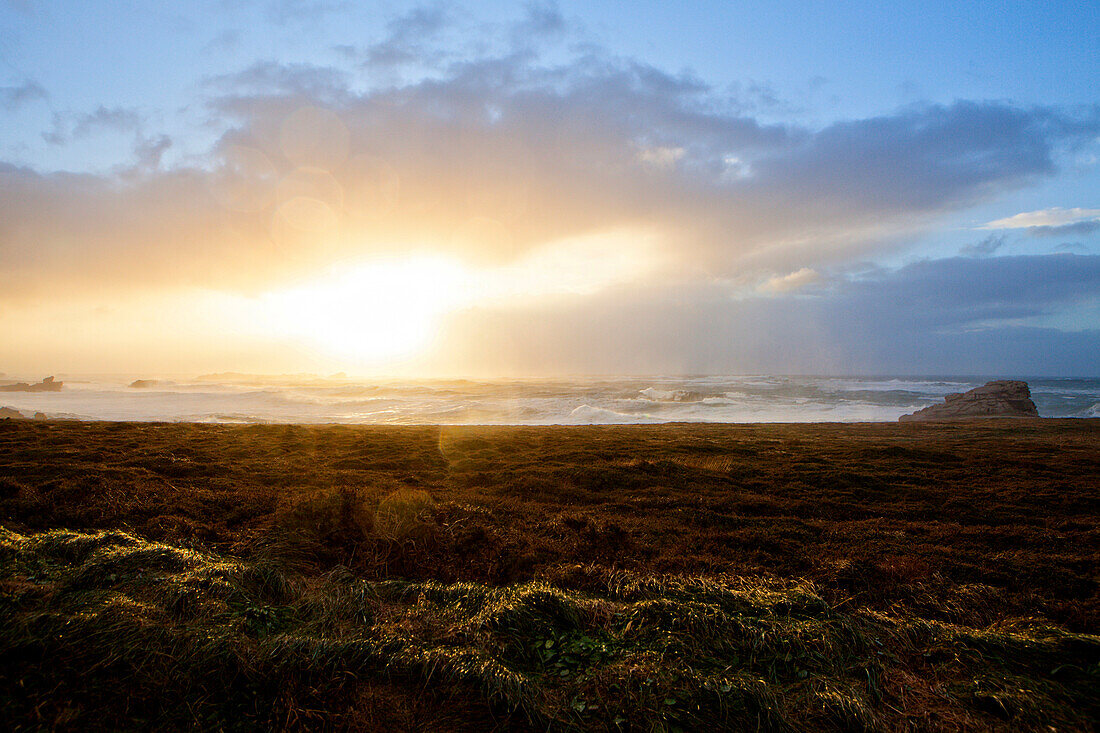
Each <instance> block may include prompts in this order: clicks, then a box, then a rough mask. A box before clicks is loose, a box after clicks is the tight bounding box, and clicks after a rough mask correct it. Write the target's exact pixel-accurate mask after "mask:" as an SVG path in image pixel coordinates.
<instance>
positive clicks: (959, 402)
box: [898, 379, 1039, 422]
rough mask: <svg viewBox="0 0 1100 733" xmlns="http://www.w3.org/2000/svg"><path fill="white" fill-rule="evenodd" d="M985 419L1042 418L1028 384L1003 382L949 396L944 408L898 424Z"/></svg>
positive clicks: (908, 417) (907, 417) (933, 408)
mask: <svg viewBox="0 0 1100 733" xmlns="http://www.w3.org/2000/svg"><path fill="white" fill-rule="evenodd" d="M982 417H1039V411H1038V410H1036V409H1035V403H1034V402H1032V401H1031V390H1030V389H1028V386H1027V382H1017V381H1012V380H1008V379H1000V380H997V381H994V382H988V383H986V384H984V385H982V386H981V387H976V388H974V389H972V390H970V391H969V392H963V393H961V394H949V395H947V396H946V397H945V398H944V402H943V404H942V405H931V406H929V407H925V408H924V409H923V410H917V411H916V412H914V413H912V414H911V415H902V416H901V417H899V418H898V422H918V421H925V420H972V419H974V418H982Z"/></svg>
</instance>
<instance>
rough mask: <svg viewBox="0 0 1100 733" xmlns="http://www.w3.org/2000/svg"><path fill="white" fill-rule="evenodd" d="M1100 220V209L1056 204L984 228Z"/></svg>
mask: <svg viewBox="0 0 1100 733" xmlns="http://www.w3.org/2000/svg"><path fill="white" fill-rule="evenodd" d="M1094 221H1100V209H1081V208H1074V209H1063V208H1061V207H1059V206H1055V207H1052V208H1049V209H1041V210H1039V211H1025V212H1023V213H1021V214H1016V215H1014V216H1009V217H1006V218H1004V219H997V220H996V221H991V222H988V223H987V224H986V225H985V226H983V227H982V228H983V229H1033V228H1036V227H1043V228H1057V227H1063V226H1068V225H1072V224H1078V223H1081V222H1089V223H1091V222H1094Z"/></svg>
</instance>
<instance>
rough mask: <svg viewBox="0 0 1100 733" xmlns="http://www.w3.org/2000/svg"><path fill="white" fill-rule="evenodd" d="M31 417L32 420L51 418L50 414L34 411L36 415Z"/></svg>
mask: <svg viewBox="0 0 1100 733" xmlns="http://www.w3.org/2000/svg"><path fill="white" fill-rule="evenodd" d="M31 419H32V420H49V419H50V416H49V415H47V414H46V413H44V412H36V413H34V417H32V418H31Z"/></svg>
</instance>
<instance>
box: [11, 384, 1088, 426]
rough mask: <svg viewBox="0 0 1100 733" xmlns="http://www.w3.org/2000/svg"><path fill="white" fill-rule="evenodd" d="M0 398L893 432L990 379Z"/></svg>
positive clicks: (48, 409)
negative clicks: (902, 421)
mask: <svg viewBox="0 0 1100 733" xmlns="http://www.w3.org/2000/svg"><path fill="white" fill-rule="evenodd" d="M59 378H63V379H64V381H65V387H64V389H63V390H62V391H60V392H0V407H11V408H14V409H16V410H18V411H20V412H22V413H23V414H24V415H26V416H27V417H31V416H33V415H34V413H36V412H41V413H44V414H45V415H46V416H47V417H51V418H70V419H78V420H135V421H191V422H216V423H348V424H360V423H362V424H440V425H463V424H510V425H592V424H625V423H663V422H681V421H683V422H893V421H895V420H897V419H898V417H899V416H900V415H903V414H906V413H909V412H913V411H914V410H917V409H920V408H922V407H926V406H928V405H931V404H935V403H939V402H942V401H943V396H944V395H946V394H949V393H951V392H964V391H966V390H968V389H971V388H973V387H977V386H979V385H981V384H984V383H985V382H986V381H988V380H989V379H990V378H991V377H892V376H884V377H814V376H759V375H758V376H696V377H599V378H572V379H498V380H484V381H482V380H423V381H408V380H405V381H398V380H355V379H348V378H343V377H332V378H322V377H308V376H306V377H303V376H288V377H252V376H247V375H210V376H205V377H198V378H195V379H176V380H149V383H148V384H146V385H145V386H141V387H134V386H130V385H131V380H130V379H121V378H115V379H111V378H95V379H89V378H85V379H80V378H75V377H59ZM1025 379H1026V380H1027V381H1028V383H1029V385H1030V386H1031V393H1032V398H1033V399H1034V401H1035V404H1036V406H1037V407H1038V409H1039V414H1040V415H1043V416H1044V417H1100V379H1049V378H1034V377H1032V378H1025Z"/></svg>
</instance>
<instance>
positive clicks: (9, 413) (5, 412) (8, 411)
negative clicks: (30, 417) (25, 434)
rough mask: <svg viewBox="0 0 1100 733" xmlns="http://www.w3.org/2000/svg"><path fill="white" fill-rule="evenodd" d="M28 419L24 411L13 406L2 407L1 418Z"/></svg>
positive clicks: (0, 408)
mask: <svg viewBox="0 0 1100 733" xmlns="http://www.w3.org/2000/svg"><path fill="white" fill-rule="evenodd" d="M7 419H11V420H26V419H27V418H25V417H23V413H21V412H20V411H19V410H16V409H14V408H11V407H0V420H7Z"/></svg>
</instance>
